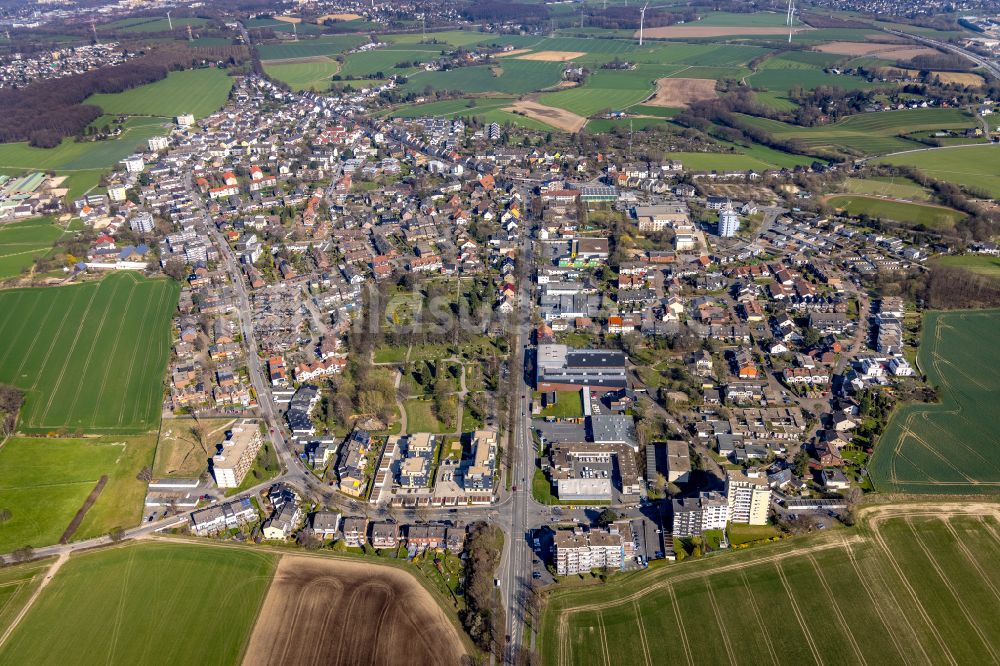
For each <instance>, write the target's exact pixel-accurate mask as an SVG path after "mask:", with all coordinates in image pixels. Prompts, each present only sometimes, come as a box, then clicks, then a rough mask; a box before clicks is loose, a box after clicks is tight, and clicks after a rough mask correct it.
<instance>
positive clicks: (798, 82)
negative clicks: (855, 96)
mask: <svg viewBox="0 0 1000 666" xmlns="http://www.w3.org/2000/svg"><path fill="white" fill-rule="evenodd" d="M747 82H748V83H749V84H750V85H751V86H753V87H754V88H765V89H767V90H768V91H770V92H779V93H781V94H783V95H787V94H788V91H789V90H791V89H792V88H802V89H804V90H810V89H812V88H818V87H819V86H836V87H838V88H842V89H844V90H870V89H871V88H874V87H875V85H874V84H872V83H869V82H868V81H866V80H865V79H863V78H861V77H860V76H850V75H848V74H826V73H824V72H823V71H822V70H821V69H818V68H813V67H799V68H792V67H786V68H774V69H768V68H764V69H761V70H760V71H759V72H757V73H756V74H753V75H752V76H749V77H747Z"/></svg>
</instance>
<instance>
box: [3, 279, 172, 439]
mask: <svg viewBox="0 0 1000 666" xmlns="http://www.w3.org/2000/svg"><path fill="white" fill-rule="evenodd" d="M178 292H179V286H178V284H177V283H176V282H173V281H168V280H148V279H145V278H143V277H141V276H139V275H135V274H133V273H127V274H114V275H109V276H108V277H106V278H104V279H103V280H101V281H99V282H88V283H85V284H82V285H74V286H68V287H56V288H50V289H12V290H8V291H2V292H0V312H2V313H3V317H0V339H2V340H4V345H3V347H2V349H0V381H2V382H5V383H8V384H12V385H14V386H17V387H18V388H20V389H22V390H24V392H25V404H24V407H23V408H22V410H21V415H20V420H19V424H18V425H19V428H20V429H21V430H23V431H25V432H34V433H38V432H43V433H44V432H61V431H66V432H85V433H104V434H112V433H119V434H128V433H141V432H146V431H149V430H151V429H155V428H156V426H157V424H158V423H159V420H160V408H161V402H162V397H163V375H164V371H165V368H166V363H167V356H168V354H169V351H170V317H171V313H172V312H173V310H174V308H175V307H176V305H177V297H178Z"/></svg>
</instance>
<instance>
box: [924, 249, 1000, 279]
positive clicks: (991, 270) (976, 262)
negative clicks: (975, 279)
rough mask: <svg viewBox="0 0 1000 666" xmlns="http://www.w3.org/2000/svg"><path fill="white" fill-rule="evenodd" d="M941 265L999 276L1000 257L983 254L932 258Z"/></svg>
mask: <svg viewBox="0 0 1000 666" xmlns="http://www.w3.org/2000/svg"><path fill="white" fill-rule="evenodd" d="M934 263H935V264H938V265H941V266H954V267H957V268H964V269H966V270H968V271H972V272H973V273H978V274H979V275H986V276H989V277H995V278H1000V258H998V257H991V256H989V255H985V254H962V255H946V256H943V257H938V258H936V259H934Z"/></svg>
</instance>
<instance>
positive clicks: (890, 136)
mask: <svg viewBox="0 0 1000 666" xmlns="http://www.w3.org/2000/svg"><path fill="white" fill-rule="evenodd" d="M772 71H778V72H779V73H782V74H786V73H787V74H788V75H789V76H792V77H794V76H796V75H798V74H799V72H797V71H796V70H784V71H782V70H767V71H765V72H762V74H766V73H768V72H772ZM755 76H760V75H759V74H758V75H755ZM802 85H806V83H805V82H803V84H802ZM741 117H742V118H743V120H744V121H746V122H747V123H748V124H750V125H753V126H754V127H757V128H759V129H762V130H764V131H766V132H769V133H770V134H771V135H772V136H774V137H775V138H776V139H783V140H793V139H794V140H797V141H800V142H802V143H803V144H804V145H806V146H808V147H810V148H834V149H845V150H849V151H854V152H857V153H863V154H869V155H878V154H884V153H889V152H893V151H899V150H908V149H912V148H914V147H919V146H920V144H918V143H916V142H914V141H909V140H906V139H905V138H903V137H902V135H904V134H910V133H913V132H920V131H927V130H939V129H965V128H968V127H972V126H974V124H975V122H976V121H975V120H974V119H973V118H972V117H971V116H969V115H967V114H965V113H964V112H962V111H961V110H959V109H905V110H902V111H880V112H874V113H861V114H858V115H854V116H849V117H847V118H845V119H844V120H841V121H840V122H836V123H833V124H832V125H821V126H817V127H799V126H796V125H790V124H788V123H782V122H779V121H776V120H768V119H766V118H755V117H752V116H741Z"/></svg>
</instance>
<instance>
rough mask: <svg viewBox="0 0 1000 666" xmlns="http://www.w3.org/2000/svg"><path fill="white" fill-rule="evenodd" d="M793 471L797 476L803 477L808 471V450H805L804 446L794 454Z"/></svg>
mask: <svg viewBox="0 0 1000 666" xmlns="http://www.w3.org/2000/svg"><path fill="white" fill-rule="evenodd" d="M793 471H794V472H795V476H798V477H803V476H805V475H806V474H807V473H808V472H809V452H808V451H806V449H805V447H803V448H801V449H799V452H798V453H796V454H795V463H794V467H793Z"/></svg>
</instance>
